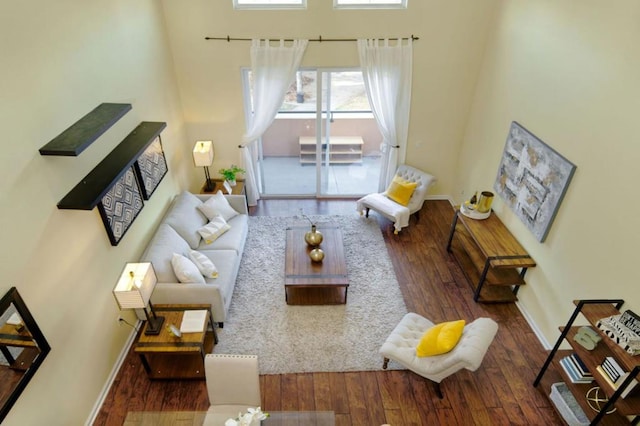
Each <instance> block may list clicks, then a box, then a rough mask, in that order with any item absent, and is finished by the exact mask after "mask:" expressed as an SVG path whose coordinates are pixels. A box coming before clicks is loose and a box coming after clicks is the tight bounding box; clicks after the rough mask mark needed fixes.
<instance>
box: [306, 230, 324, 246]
mask: <svg viewBox="0 0 640 426" xmlns="http://www.w3.org/2000/svg"><path fill="white" fill-rule="evenodd" d="M322 238H323V237H322V233H321V232H320V231H318V230H317V229H316V226H315V225H311V231H309V232H307V233H306V234H304V240H305V241H306V242H307V244H309V245H310V246H311V247H318V246H319V245H320V244H321V243H322Z"/></svg>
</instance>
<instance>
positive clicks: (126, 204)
mask: <svg viewBox="0 0 640 426" xmlns="http://www.w3.org/2000/svg"><path fill="white" fill-rule="evenodd" d="M143 206H144V201H143V200H142V193H141V191H140V187H139V185H138V180H137V178H136V175H135V172H134V171H133V166H131V167H129V168H128V169H127V170H126V171H125V172H124V174H123V175H122V176H121V177H120V179H118V180H117V181H116V183H115V184H114V185H113V186H112V187H111V188H110V189H109V190H108V191H107V193H106V194H105V195H104V196H103V197H102V199H101V200H100V202H99V203H98V211H99V212H100V216H101V217H102V221H103V222H104V226H105V228H106V229H107V234H108V235H109V240H110V241H111V245H112V246H117V245H118V243H119V242H120V240H121V239H122V237H123V236H124V234H125V233H126V232H127V230H128V229H129V227H130V226H131V224H132V223H133V221H134V220H135V219H136V217H137V216H138V213H140V210H142V207H143Z"/></svg>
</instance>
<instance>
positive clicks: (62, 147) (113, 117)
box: [40, 103, 131, 157]
mask: <svg viewBox="0 0 640 426" xmlns="http://www.w3.org/2000/svg"><path fill="white" fill-rule="evenodd" d="M130 110H131V104H110V103H103V104H100V105H98V106H97V107H96V108H95V109H94V110H93V111H91V112H90V113H88V114H87V115H85V116H84V117H82V118H81V119H80V120H78V121H76V122H75V123H74V124H72V125H71V126H70V127H69V128H67V129H66V130H65V131H64V132H62V133H60V134H59V135H58V136H56V137H55V138H53V139H52V140H51V141H50V142H49V143H47V144H46V145H44V146H43V147H42V148H40V155H64V156H70V157H75V156H78V155H80V153H81V152H82V151H84V150H85V149H86V148H87V147H88V146H89V145H91V144H92V143H93V142H94V141H95V140H96V139H98V138H99V137H100V135H102V134H103V133H104V132H106V131H107V130H108V129H109V127H111V126H113V125H114V124H115V123H116V122H117V121H118V120H119V119H120V118H121V117H122V116H123V115H125V114H126V113H127V112H129V111H130Z"/></svg>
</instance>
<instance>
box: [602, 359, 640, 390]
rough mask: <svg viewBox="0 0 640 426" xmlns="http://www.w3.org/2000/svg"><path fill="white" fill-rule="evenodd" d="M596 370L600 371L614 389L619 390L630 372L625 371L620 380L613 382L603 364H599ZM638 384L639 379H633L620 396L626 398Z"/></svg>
mask: <svg viewBox="0 0 640 426" xmlns="http://www.w3.org/2000/svg"><path fill="white" fill-rule="evenodd" d="M596 370H597V371H598V373H600V375H601V376H602V378H603V379H604V380H605V381H606V382H607V384H608V385H609V386H610V387H611V389H613V390H617V389H618V387H620V385H621V384H622V383H623V382H624V381H625V379H626V378H627V376H628V375H629V373H625V374H624V375H623V376H621V377H620V378H619V379H618V381H616V382H613V381H612V380H611V378H610V377H609V375H608V374H607V372H606V371H605V370H604V369H603V368H602V365H599V366H597V367H596ZM637 384H638V381H637V380H636V379H632V381H631V383H629V385H628V386H627V387H626V388H625V389H624V390H623V391H622V393H621V394H620V396H621V397H622V398H626V397H627V396H628V395H629V394H630V393H631V391H632V390H633V389H634V388H635V387H636V385H637Z"/></svg>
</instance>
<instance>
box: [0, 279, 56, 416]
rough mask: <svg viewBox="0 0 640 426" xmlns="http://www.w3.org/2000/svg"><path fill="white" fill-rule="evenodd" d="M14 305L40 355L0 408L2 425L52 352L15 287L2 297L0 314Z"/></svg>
mask: <svg viewBox="0 0 640 426" xmlns="http://www.w3.org/2000/svg"><path fill="white" fill-rule="evenodd" d="M12 303H13V305H14V306H15V308H16V311H18V314H19V315H20V317H21V318H22V322H23V323H24V325H25V327H27V330H29V333H31V336H32V337H33V340H35V342H36V344H37V345H38V349H40V355H38V356H37V357H36V359H35V360H34V361H33V364H31V366H30V367H29V368H28V369H27V370H26V371H25V372H24V375H23V376H22V378H21V379H20V381H19V382H18V384H17V385H16V387H15V389H14V390H13V391H12V392H11V395H9V397H8V398H7V401H6V402H5V403H4V405H3V406H2V407H0V423H2V421H3V420H4V418H5V417H6V416H7V414H8V413H9V410H11V407H13V404H15V403H16V401H17V400H18V397H19V396H20V394H21V393H22V392H23V391H24V389H25V388H26V387H27V384H28V383H29V381H30V380H31V378H32V377H33V375H34V374H35V372H36V370H37V369H38V368H39V367H40V365H41V364H42V362H43V361H44V359H45V358H46V356H47V354H48V353H49V351H51V346H49V343H48V342H47V339H45V337H44V335H43V334H42V331H40V328H39V327H38V324H37V323H36V321H35V319H34V318H33V316H32V315H31V312H29V309H28V308H27V305H25V303H24V300H22V297H20V294H19V293H18V290H17V289H16V288H15V287H11V289H10V290H9V291H8V292H7V294H5V295H4V296H3V297H2V300H0V313H2V312H4V311H6V310H7V309H8V308H9V306H10V305H11V304H12Z"/></svg>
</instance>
